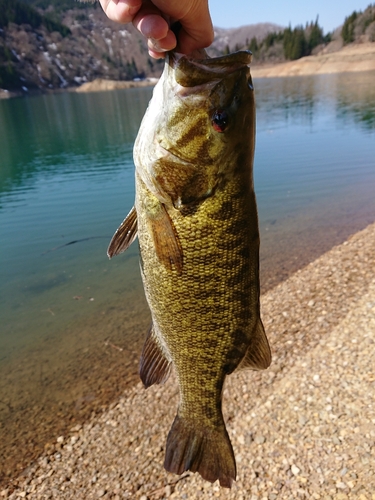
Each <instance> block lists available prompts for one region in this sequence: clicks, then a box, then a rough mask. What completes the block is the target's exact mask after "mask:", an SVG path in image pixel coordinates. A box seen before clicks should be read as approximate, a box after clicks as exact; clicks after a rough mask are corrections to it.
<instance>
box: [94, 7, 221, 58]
mask: <svg viewBox="0 0 375 500" xmlns="http://www.w3.org/2000/svg"><path fill="white" fill-rule="evenodd" d="M100 3H101V5H102V7H103V10H104V12H105V13H106V14H107V16H108V17H109V18H110V19H112V21H117V22H120V23H133V25H134V26H135V27H136V28H137V30H138V31H139V32H140V33H142V35H143V36H145V37H146V38H147V39H148V42H147V44H148V52H149V54H150V56H151V57H154V58H155V59H159V58H161V57H164V55H165V52H167V51H169V50H172V49H175V48H176V50H177V51H178V52H181V53H183V54H194V52H197V51H199V49H202V48H204V47H208V45H210V44H211V43H212V41H213V38H214V34H213V27H212V21H211V16H210V13H209V10H208V0H152V1H151V0H100ZM175 21H179V22H180V23H181V29H180V31H179V32H178V39H176V36H175V34H174V33H173V31H171V29H170V25H171V24H172V23H173V22H175Z"/></svg>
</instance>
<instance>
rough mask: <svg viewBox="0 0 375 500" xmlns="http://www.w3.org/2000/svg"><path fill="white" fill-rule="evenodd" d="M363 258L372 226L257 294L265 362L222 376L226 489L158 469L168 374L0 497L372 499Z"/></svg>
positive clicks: (370, 247)
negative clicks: (268, 353)
mask: <svg viewBox="0 0 375 500" xmlns="http://www.w3.org/2000/svg"><path fill="white" fill-rule="evenodd" d="M374 254H375V223H373V224H370V225H369V226H368V227H367V228H366V229H364V230H362V231H360V232H358V233H356V234H355V235H353V236H352V237H350V238H349V239H348V240H347V241H346V242H344V243H342V244H341V245H338V246H335V247H333V248H332V249H331V250H329V251H328V252H326V253H325V254H323V255H322V256H321V257H319V258H318V259H316V260H315V261H314V262H312V263H311V264H308V265H307V266H306V267H304V268H303V269H300V270H299V271H297V272H296V273H295V274H293V275H292V276H291V277H290V278H288V279H287V280H286V281H284V282H282V283H280V284H279V285H277V286H276V287H275V288H273V289H271V290H270V291H268V292H266V293H265V294H264V295H262V297H261V304H262V317H263V320H264V323H265V328H266V331H267V334H268V336H269V339H270V343H271V346H272V350H273V363H272V365H271V367H270V369H269V370H267V371H265V372H247V371H246V372H240V373H238V374H234V375H233V376H231V377H229V381H228V384H227V387H226V390H225V395H224V409H225V415H226V419H227V420H229V422H228V432H229V434H230V437H231V440H232V443H233V446H234V450H235V455H236V458H237V465H238V481H237V482H236V483H235V485H234V486H233V488H232V490H231V491H230V492H228V490H219V487H218V486H217V484H214V485H211V484H210V483H206V482H204V481H202V480H201V479H200V477H199V476H197V475H194V474H190V473H187V474H184V475H183V477H182V478H181V480H179V478H178V476H174V475H172V474H167V473H166V472H165V471H164V469H163V468H162V463H163V450H164V446H165V439H166V436H167V432H168V430H169V425H170V423H171V422H172V420H173V417H174V414H175V410H176V406H177V387H176V383H175V380H174V378H173V379H172V380H170V381H168V382H167V383H166V385H165V386H161V387H152V388H150V389H149V390H147V391H146V390H144V389H143V387H142V386H141V384H140V383H138V384H137V385H136V386H135V387H132V388H130V389H129V390H126V391H125V392H124V394H123V396H122V397H121V398H120V400H119V401H117V402H116V403H113V404H112V405H110V407H109V409H107V410H106V411H104V412H103V413H102V414H101V415H99V416H96V417H95V418H92V419H91V420H90V421H89V422H87V423H86V424H84V425H83V426H81V425H77V426H75V427H73V428H72V429H71V432H70V434H69V435H66V436H63V437H62V436H61V437H59V438H57V441H55V443H54V444H53V446H52V447H51V448H50V449H49V450H48V451H47V452H46V453H45V454H44V455H43V456H41V457H40V458H39V459H38V460H37V461H36V462H35V463H34V464H33V465H31V466H30V467H28V468H27V469H26V471H24V473H23V475H22V476H21V477H19V478H18V479H14V481H13V486H11V487H10V488H8V489H4V490H3V492H2V493H0V496H1V495H2V497H3V498H7V499H8V498H9V499H16V498H18V496H23V497H26V498H43V497H44V495H45V496H46V497H47V498H54V497H55V496H56V495H58V496H59V498H72V499H73V498H74V499H80V498H82V499H90V498H99V497H100V498H115V499H118V498H142V497H143V498H144V499H146V498H149V499H154V498H155V499H156V498H165V497H170V498H214V497H220V498H230V499H231V498H233V499H240V498H249V497H250V495H251V494H252V495H254V499H255V498H261V497H264V496H266V495H275V496H274V498H277V499H280V500H281V499H283V498H285V499H286V498H291V497H293V498H294V497H295V496H294V495H302V492H304V493H305V495H306V496H305V497H307V498H316V499H319V498H321V497H320V495H321V494H323V493H324V494H325V498H342V499H343V500H344V499H345V498H349V496H348V495H356V496H355V497H356V498H359V497H360V495H361V494H363V495H365V498H369V499H371V498H373V497H371V495H372V493H373V492H374V491H375V477H374V475H373V473H372V465H371V464H373V462H374V459H375V445H374V443H375V406H374V405H373V404H372V402H371V401H369V400H368V393H369V392H370V394H371V389H372V392H373V389H374V384H375V374H374V369H373V356H374V355H375V344H374V340H373V338H372V337H373V332H374V331H375V279H374V276H375V273H374V271H375V262H374V258H373V255H374ZM371 334H372V335H371ZM169 403H170V404H169ZM371 443H372V444H371ZM275 478H276V479H275ZM94 479H95V480H94ZM13 488H15V490H14V492H13V493H12V490H13ZM186 494H187V495H188V496H185V497H184V496H183V495H186ZM48 495H49V496H48ZM258 495H259V496H258ZM314 495H315V496H314ZM327 495H328V496H327ZM338 495H344V496H341V497H339V496H338ZM366 495H369V496H366ZM268 498H270V496H268Z"/></svg>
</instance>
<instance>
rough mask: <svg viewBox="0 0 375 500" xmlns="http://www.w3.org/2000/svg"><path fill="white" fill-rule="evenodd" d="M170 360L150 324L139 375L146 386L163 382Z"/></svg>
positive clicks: (167, 374) (166, 375)
mask: <svg viewBox="0 0 375 500" xmlns="http://www.w3.org/2000/svg"><path fill="white" fill-rule="evenodd" d="M170 371H171V362H170V361H169V360H168V359H167V357H166V355H165V353H164V352H163V349H162V347H161V345H160V343H159V340H158V338H157V336H156V334H155V330H154V326H153V325H151V328H150V331H149V332H148V335H147V338H146V341H145V343H144V346H143V350H142V354H141V361H140V364H139V375H140V377H141V380H142V382H143V385H144V386H145V387H146V388H147V387H150V386H151V385H153V384H163V383H164V382H165V381H166V380H167V379H168V377H169V374H170Z"/></svg>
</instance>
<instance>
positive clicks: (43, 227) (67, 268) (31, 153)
mask: <svg viewBox="0 0 375 500" xmlns="http://www.w3.org/2000/svg"><path fill="white" fill-rule="evenodd" d="M374 81H375V74H374V73H370V72H369V73H359V74H352V75H351V74H341V75H332V76H318V77H294V78H284V79H259V80H256V81H255V85H256V91H257V94H256V95H257V145H256V155H255V187H256V192H257V198H258V208H259V216H260V227H261V241H262V246H261V270H262V287H263V290H266V289H268V288H270V287H271V286H273V285H275V284H276V283H278V282H280V281H281V280H283V279H285V278H286V277H287V276H289V275H290V274H291V273H292V272H293V271H295V270H296V269H298V268H299V267H301V266H303V265H305V264H307V263H308V262H309V261H311V260H313V259H314V258H316V257H317V256H319V255H320V254H321V253H323V252H324V251H326V250H328V249H329V248H331V247H332V246H333V245H334V244H336V243H339V242H341V241H343V240H344V239H346V238H347V237H348V236H349V235H350V234H352V233H354V232H356V231H357V230H359V229H361V228H363V227H365V226H366V225H367V224H368V223H370V222H373V221H374V220H375V196H374V192H375V86H374V84H373V82H374ZM151 92H152V89H129V90H124V91H115V92H108V93H96V94H94V93H93V94H73V93H72V94H70V93H66V94H58V95H50V96H40V97H33V98H28V99H14V100H8V101H0V241H1V245H0V273H1V280H0V298H1V300H0V317H1V329H0V433H1V436H0V437H1V439H0V457H1V458H0V460H1V461H2V463H1V464H0V481H1V477H2V478H3V479H4V478H5V477H6V476H8V475H11V474H14V471H15V470H16V469H17V468H18V469H20V468H21V467H22V466H24V465H25V464H26V463H27V461H28V460H30V459H31V458H33V457H34V456H36V455H37V454H38V453H40V450H41V449H42V448H43V446H44V445H45V443H47V442H48V441H51V440H53V439H54V438H55V437H56V435H58V434H59V433H62V432H66V430H67V429H69V428H70V427H72V426H73V425H74V424H75V423H77V422H80V421H82V420H83V419H84V418H87V416H88V415H90V414H91V413H92V412H93V411H100V410H101V408H102V407H103V405H104V404H106V403H108V402H109V401H111V400H113V399H114V398H115V397H116V396H118V395H119V394H120V393H121V391H123V389H124V388H125V387H126V385H127V384H129V383H132V382H133V381H134V380H135V377H136V372H137V358H138V356H139V351H140V348H141V345H142V342H143V339H144V335H145V331H146V329H147V326H148V323H149V313H148V310H147V306H146V304H145V300H144V297H143V292H142V286H141V282H140V275H139V269H138V250H137V246H136V245H133V246H132V247H131V248H130V249H129V250H128V252H127V253H126V254H124V255H122V256H120V257H117V258H115V259H114V260H112V261H109V260H108V259H107V257H106V248H107V246H108V243H109V240H110V238H111V236H112V234H113V232H114V231H115V229H116V228H117V226H118V225H119V223H120V222H121V221H122V219H123V218H124V217H125V215H126V214H127V212H128V211H129V209H130V208H131V206H132V204H133V199H134V165H133V161H132V147H133V141H134V139H135V136H136V133H137V130H138V126H139V123H140V120H141V118H142V116H143V113H144V111H145V109H146V106H147V102H148V100H149V98H150V96H151Z"/></svg>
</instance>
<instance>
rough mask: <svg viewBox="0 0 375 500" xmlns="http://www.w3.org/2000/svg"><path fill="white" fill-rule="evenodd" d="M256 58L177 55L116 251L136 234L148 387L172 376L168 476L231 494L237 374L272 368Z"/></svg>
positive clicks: (140, 146) (137, 153)
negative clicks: (265, 304) (262, 270)
mask: <svg viewBox="0 0 375 500" xmlns="http://www.w3.org/2000/svg"><path fill="white" fill-rule="evenodd" d="M250 62H251V52H249V51H238V52H235V53H233V54H229V55H225V56H221V57H215V58H209V57H208V56H207V55H206V54H205V52H203V53H202V52H200V53H199V57H197V56H196V55H194V56H187V55H182V54H179V53H177V52H169V53H168V54H167V56H166V62H165V67H164V70H163V73H162V76H161V78H160V80H159V82H158V83H157V85H156V86H155V88H154V91H153V96H152V98H151V101H150V103H149V105H148V108H147V110H146V113H145V115H144V118H143V120H142V123H141V125H140V129H139V132H138V135H137V138H136V141H135V144H134V151H133V156H134V164H135V184H136V194H135V204H134V207H133V208H132V209H131V211H130V212H129V214H128V215H127V217H126V218H125V220H124V221H123V222H122V224H121V225H120V227H119V228H118V230H117V231H116V233H115V234H114V236H113V238H112V241H111V243H110V245H109V248H108V256H109V257H110V258H111V257H113V256H114V255H118V254H119V253H121V252H123V251H125V250H126V249H127V248H128V247H129V246H130V244H131V243H132V242H133V241H134V240H135V239H136V237H137V236H138V241H139V248H140V268H141V274H142V280H143V285H144V291H145V295H146V299H147V302H148V305H149V308H150V311H151V318H152V325H151V327H150V329H149V332H148V334H147V338H146V340H145V343H144V347H143V351H142V354H141V359H140V365H139V366H140V368H139V374H140V378H141V380H142V382H143V384H144V386H145V387H146V388H148V387H150V386H152V385H153V384H162V383H164V382H165V381H166V380H167V378H168V376H169V374H170V372H171V369H172V366H173V369H174V371H175V374H176V377H177V381H178V385H179V405H178V410H177V414H176V416H175V419H174V421H173V424H172V427H171V429H170V431H169V434H168V437H167V444H166V451H165V460H164V467H165V469H166V470H167V471H169V472H172V473H176V474H182V473H183V472H185V471H188V470H190V471H192V472H198V473H199V474H200V475H201V476H202V477H203V479H205V480H207V481H210V482H212V483H213V482H215V481H216V480H219V483H220V485H221V486H222V487H226V488H230V487H231V485H232V482H233V480H236V476H237V471H236V462H235V456H234V452H233V448H232V445H231V442H230V438H229V435H228V432H227V429H226V426H225V422H224V418H223V413H222V394H223V388H224V382H225V379H226V377H227V376H228V375H230V374H231V373H233V372H234V371H235V370H239V369H245V368H250V369H253V370H262V369H266V368H267V367H268V366H269V365H270V363H271V350H270V346H269V343H268V340H267V337H266V334H265V331H264V327H263V324H262V320H261V317H260V291H259V229H258V215H257V206H256V198H255V193H254V185H253V158H254V146H255V100H254V86H253V82H252V79H251V75H250Z"/></svg>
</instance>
